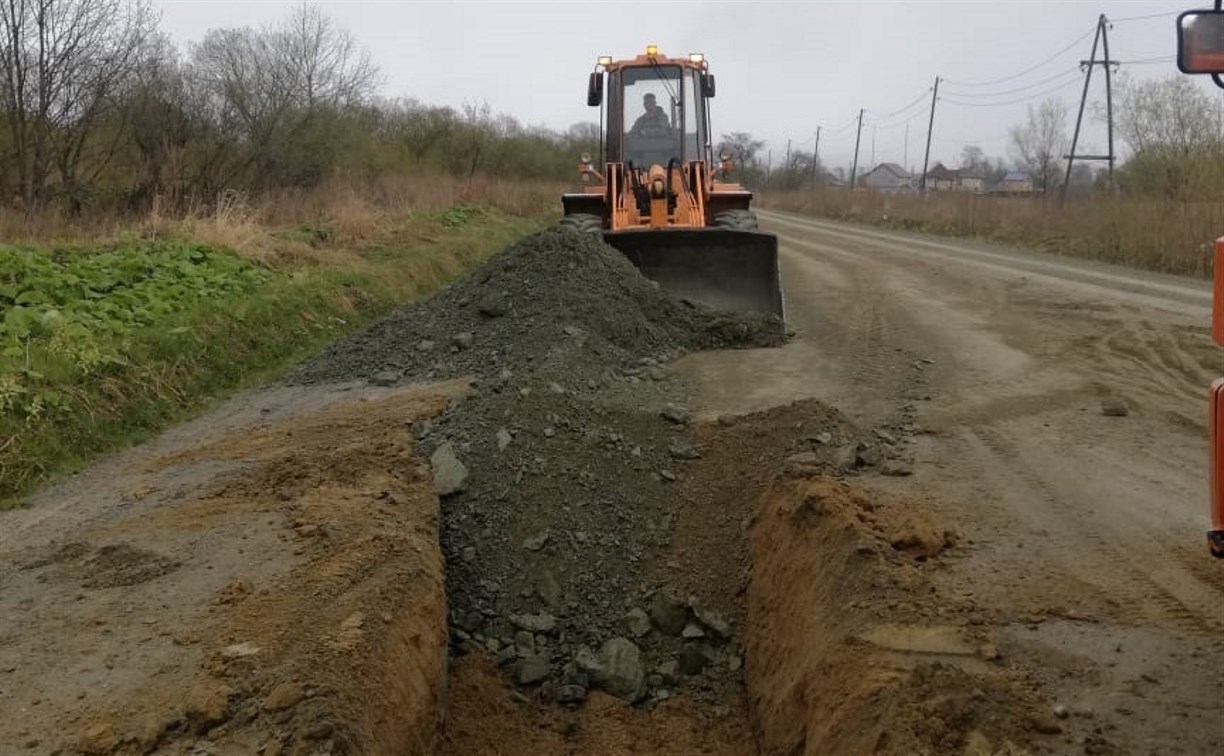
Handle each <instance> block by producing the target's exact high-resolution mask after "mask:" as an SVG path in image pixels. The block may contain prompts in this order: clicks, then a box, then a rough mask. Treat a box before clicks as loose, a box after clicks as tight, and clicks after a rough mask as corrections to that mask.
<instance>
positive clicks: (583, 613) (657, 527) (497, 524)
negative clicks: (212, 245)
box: [291, 229, 785, 703]
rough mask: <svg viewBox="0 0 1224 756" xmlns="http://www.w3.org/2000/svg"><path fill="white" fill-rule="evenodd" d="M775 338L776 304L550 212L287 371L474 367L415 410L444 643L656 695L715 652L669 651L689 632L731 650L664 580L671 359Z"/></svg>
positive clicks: (440, 373) (542, 674)
mask: <svg viewBox="0 0 1224 756" xmlns="http://www.w3.org/2000/svg"><path fill="white" fill-rule="evenodd" d="M784 339H785V334H784V331H783V325H782V323H781V322H780V321H779V320H778V319H777V318H775V317H772V316H766V315H756V314H732V313H722V312H716V311H712V310H710V309H708V308H705V307H703V306H700V305H698V304H695V303H691V302H685V301H681V300H678V299H675V298H672V297H670V296H669V295H667V294H666V293H665V292H663V291H660V290H659V288H658V287H657V286H655V285H654V284H653V283H651V282H650V281H648V280H646V279H645V278H643V277H642V276H641V274H639V273H638V271H637V269H636V268H634V266H633V265H632V264H631V263H630V262H628V260H626V259H625V258H624V257H623V256H622V255H621V254H620V253H619V252H617V251H616V250H615V249H613V248H612V247H609V246H607V245H605V244H603V242H602V241H600V240H599V239H598V238H596V237H594V236H591V235H587V234H581V233H578V232H575V231H571V230H566V229H553V230H549V231H545V232H542V233H539V234H535V235H533V236H530V237H528V238H526V239H523V240H522V241H520V242H519V243H517V244H515V245H513V246H511V247H509V248H507V249H506V250H504V251H502V252H501V253H499V254H497V255H495V256H493V257H492V258H490V259H489V260H487V261H486V262H485V263H484V264H482V265H481V266H480V267H478V268H477V269H475V270H474V271H473V272H472V273H470V274H469V275H467V276H466V277H464V278H462V279H461V280H458V281H456V282H455V283H453V284H452V285H450V286H448V287H446V288H445V289H443V290H441V291H440V292H438V294H436V295H435V296H433V297H432V298H430V299H428V300H425V301H422V302H419V303H416V304H413V305H411V306H409V307H406V308H404V309H402V310H400V311H398V312H396V313H394V314H392V315H391V316H389V317H387V318H385V319H384V320H382V321H380V322H378V323H376V324H374V325H372V326H371V327H369V328H367V329H366V330H364V331H362V332H360V333H356V334H353V335H351V336H349V337H347V338H345V339H342V340H340V341H338V342H336V343H334V344H332V345H331V346H329V347H328V348H327V349H326V350H325V351H324V352H323V353H321V354H320V355H319V356H318V357H316V358H315V359H313V360H311V361H310V362H308V363H306V364H304V365H303V366H301V368H300V369H299V370H298V371H297V372H296V373H295V374H294V375H293V376H292V378H291V380H294V381H297V382H312V383H313V382H324V381H327V382H340V381H351V380H354V379H367V380H370V381H371V382H375V383H386V384H391V383H397V382H400V381H409V380H413V381H415V380H440V379H446V378H453V377H459V376H471V377H472V378H473V380H474V389H473V391H472V393H471V394H470V395H469V396H468V397H466V398H465V399H463V400H462V401H460V402H457V403H454V404H452V406H451V407H450V408H449V409H448V410H447V411H446V412H445V413H443V414H442V415H441V416H439V417H438V418H436V419H435V420H434V421H432V422H430V423H426V424H424V425H423V426H421V427H416V428H414V429H413V431H414V434H415V435H416V438H417V440H418V443H419V445H420V447H421V450H422V451H423V452H424V454H426V455H428V456H430V458H431V463H432V466H433V469H434V473H435V482H436V483H437V485H438V489H439V493H440V494H442V514H443V528H442V539H443V543H442V547H443V552H444V554H445V556H446V559H447V592H448V600H449V605H450V619H451V632H452V648H453V649H454V650H455V651H456V652H458V653H474V652H478V653H488V654H491V655H493V656H495V657H496V658H497V659H498V660H499V661H500V662H501V663H502V664H504V665H505V668H506V670H507V672H508V674H509V675H511V676H512V677H513V679H514V681H515V682H516V683H517V684H520V685H523V686H527V687H530V688H531V689H532V690H535V691H537V692H539V693H540V695H542V696H543V697H545V698H548V699H551V700H556V701H559V702H563V703H575V702H578V701H581V700H582V698H584V697H585V695H586V691H587V690H588V689H589V688H590V687H600V688H603V689H604V690H607V691H609V692H612V693H613V694H615V695H620V696H622V697H624V698H626V699H628V700H642V699H644V698H647V697H649V698H650V699H651V700H661V699H662V698H665V697H666V696H667V695H668V694H669V688H671V687H673V686H676V685H679V684H680V680H681V678H682V677H683V674H681V673H680V672H678V670H681V669H686V668H687V669H689V670H690V672H691V670H692V668H694V666H696V667H697V668H700V667H703V666H705V665H706V663H707V660H705V659H695V658H694V659H685V658H683V657H681V656H679V655H678V654H677V653H676V652H677V649H678V648H679V643H680V637H679V636H680V633H681V632H686V633H689V634H693V633H697V632H701V633H704V634H705V635H707V636H709V637H710V638H711V639H712V642H713V643H716V644H725V645H726V647H727V651H726V653H725V655H724V656H723V657H720V659H723V660H724V661H723V662H722V663H724V664H726V665H730V669H731V671H734V670H737V669H738V664H739V661H738V657H737V655H736V651H735V647H734V642H733V640H732V639H731V638H730V637H728V630H727V628H726V626H725V625H726V623H725V622H724V621H723V620H721V619H720V618H718V617H716V616H711V615H710V613H709V612H706V611H704V610H702V609H701V607H700V606H689V605H688V604H687V602H686V599H682V598H680V597H678V596H675V595H674V592H672V591H669V587H668V585H666V583H665V581H664V582H660V581H661V579H660V577H659V575H661V574H666V569H660V568H661V566H662V565H664V564H665V563H666V560H667V549H668V546H669V544H670V539H671V534H672V530H673V524H674V521H675V515H676V512H677V510H678V508H679V505H680V499H679V490H680V486H681V485H682V483H683V480H684V477H685V465H686V464H687V463H689V462H690V461H691V460H693V459H695V458H697V457H699V456H700V450H699V449H697V448H695V447H694V446H693V443H692V434H691V429H690V425H689V416H688V415H689V413H688V410H687V408H686V407H685V399H686V392H685V389H684V387H683V386H681V385H679V383H678V381H677V380H676V379H675V378H674V377H673V376H672V375H671V373H670V372H669V370H668V368H667V363H668V362H669V361H670V360H673V359H675V358H676V357H678V356H680V355H681V354H683V353H685V352H687V351H691V350H696V349H707V348H730V347H760V346H771V345H777V344H779V343H781V342H782V341H783V340H784ZM685 637H686V638H687V637H688V636H685Z"/></svg>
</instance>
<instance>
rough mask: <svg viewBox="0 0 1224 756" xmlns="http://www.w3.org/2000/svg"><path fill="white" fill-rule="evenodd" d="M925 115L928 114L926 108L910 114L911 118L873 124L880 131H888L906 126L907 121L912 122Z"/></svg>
mask: <svg viewBox="0 0 1224 756" xmlns="http://www.w3.org/2000/svg"><path fill="white" fill-rule="evenodd" d="M924 115H926V109H925V108H924V109H922V110H919V111H917V112H915V113H914V114H913V115H912V116H910V117H909V118H906V119H905V120H903V121H894V122H893V123H885V124H881V123H878V122H876V123H872V124H871V125H872V126H874V127H876V128H878V129H879V130H880V131H888V130H890V129H896V128H899V127H901V126H904V125H906V124H907V123H911V122H912V121H913V120H914V119H915V118H921V117H922V116H924Z"/></svg>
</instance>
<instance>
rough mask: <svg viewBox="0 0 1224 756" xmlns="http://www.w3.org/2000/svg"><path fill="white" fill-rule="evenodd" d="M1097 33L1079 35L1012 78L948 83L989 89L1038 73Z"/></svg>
mask: <svg viewBox="0 0 1224 756" xmlns="http://www.w3.org/2000/svg"><path fill="white" fill-rule="evenodd" d="M1095 33H1096V26H1095V25H1094V26H1093V27H1092V28H1091V29H1089V30H1088V31H1086V32H1084V33H1083V34H1081V35H1079V36H1078V37H1076V38H1075V39H1074V40H1072V41H1071V43H1070V44H1068V45H1067V46H1066V47H1064V48H1062V49H1060V50H1059V51H1058V52H1056V53H1054V54H1052V55H1050V57H1048V58H1046V59H1044V60H1042V61H1041V62H1040V63H1036V64H1034V65H1032V66H1029V67H1028V68H1026V69H1024V70H1023V71H1021V72H1020V73H1015V74H1012V75H1011V76H1004V77H1003V78H1001V79H994V80H992V81H947V82H946V83H948V84H951V85H952V86H954V87H989V86H993V85H995V84H1002V83H1003V82H1005V81H1011V80H1012V79H1019V78H1020V77H1021V76H1024V75H1025V74H1027V73H1031V72H1033V71H1036V70H1037V69H1038V68H1041V67H1042V66H1044V65H1045V64H1047V63H1049V62H1050V61H1052V60H1054V59H1055V58H1057V57H1058V56H1060V55H1062V54H1063V53H1066V52H1067V51H1069V50H1071V49H1072V48H1074V47H1075V46H1076V45H1078V44H1079V43H1080V42H1083V41H1084V40H1085V39H1088V37H1090V36H1092V35H1093V34H1095Z"/></svg>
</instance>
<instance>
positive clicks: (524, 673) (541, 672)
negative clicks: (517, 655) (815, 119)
mask: <svg viewBox="0 0 1224 756" xmlns="http://www.w3.org/2000/svg"><path fill="white" fill-rule="evenodd" d="M551 674H552V665H551V664H550V663H549V660H548V656H547V655H545V654H536V655H535V656H527V657H524V658H522V659H519V661H518V670H517V675H516V677H517V679H518V684H519V685H535V684H536V683H539V682H543V681H544V680H547V679H548V676H549V675H551Z"/></svg>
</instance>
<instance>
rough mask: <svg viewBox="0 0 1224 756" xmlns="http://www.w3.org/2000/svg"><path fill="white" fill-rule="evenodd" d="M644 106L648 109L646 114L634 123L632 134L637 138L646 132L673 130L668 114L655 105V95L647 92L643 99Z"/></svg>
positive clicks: (630, 131)
mask: <svg viewBox="0 0 1224 756" xmlns="http://www.w3.org/2000/svg"><path fill="white" fill-rule="evenodd" d="M642 105H643V106H644V107H645V108H646V112H645V113H643V114H641V115H640V116H638V119H637V120H636V121H634V122H633V128H632V129H630V130H629V133H630V134H633V135H634V136H637V135H639V134H641V133H642V132H644V131H650V130H654V129H663V130H667V129H670V128H671V121H669V120H668V118H667V113H666V112H664V110H663V108H661V107H659V106H658V105H657V104H656V103H655V96H654V95H653V94H651V93H649V92H647V93H646V96H645V97H643V98H642Z"/></svg>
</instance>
